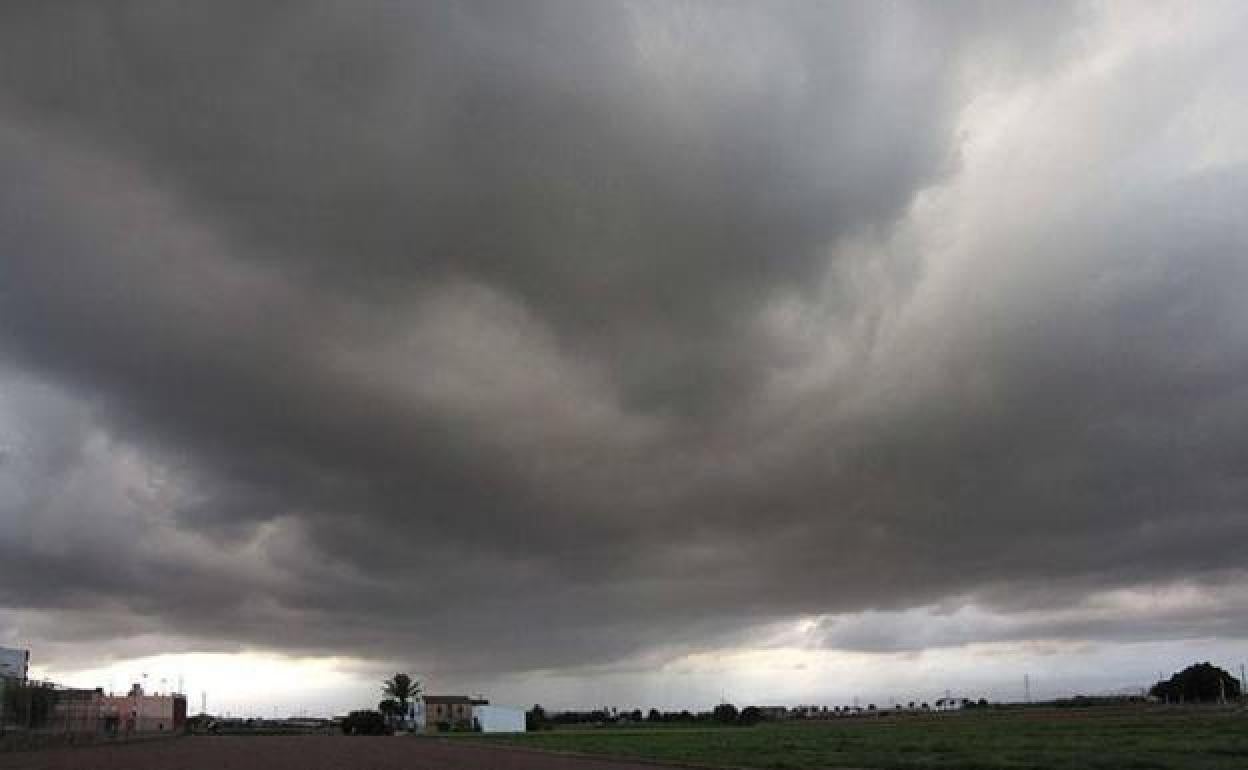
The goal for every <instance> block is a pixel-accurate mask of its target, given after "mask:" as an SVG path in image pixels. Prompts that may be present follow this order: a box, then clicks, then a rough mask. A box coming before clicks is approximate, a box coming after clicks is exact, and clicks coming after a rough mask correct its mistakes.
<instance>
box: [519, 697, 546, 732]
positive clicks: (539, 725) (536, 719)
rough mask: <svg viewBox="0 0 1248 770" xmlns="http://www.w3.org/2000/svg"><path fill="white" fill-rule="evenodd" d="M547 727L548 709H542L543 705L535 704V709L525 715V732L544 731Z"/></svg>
mask: <svg viewBox="0 0 1248 770" xmlns="http://www.w3.org/2000/svg"><path fill="white" fill-rule="evenodd" d="M545 727H546V709H544V708H542V704H540V703H534V704H533V708H531V709H529V710H528V711H527V712H525V714H524V729H525V730H530V731H532V730H542V729H544V728H545Z"/></svg>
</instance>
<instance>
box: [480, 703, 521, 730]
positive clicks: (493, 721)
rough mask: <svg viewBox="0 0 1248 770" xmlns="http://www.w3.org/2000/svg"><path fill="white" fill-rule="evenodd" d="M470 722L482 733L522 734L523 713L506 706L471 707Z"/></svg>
mask: <svg viewBox="0 0 1248 770" xmlns="http://www.w3.org/2000/svg"><path fill="white" fill-rule="evenodd" d="M472 721H473V725H474V726H477V727H480V728H481V732H483V733H522V732H524V712H523V711H521V710H520V709H513V708H507V707H506V706H489V705H484V706H473V707H472Z"/></svg>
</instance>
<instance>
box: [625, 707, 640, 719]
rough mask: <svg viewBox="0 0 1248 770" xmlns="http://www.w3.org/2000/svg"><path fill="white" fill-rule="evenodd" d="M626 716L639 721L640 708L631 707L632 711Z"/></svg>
mask: <svg viewBox="0 0 1248 770" xmlns="http://www.w3.org/2000/svg"><path fill="white" fill-rule="evenodd" d="M628 718H629V719H630V720H632V721H634V722H640V721H641V709H633V713H631V714H629V715H628Z"/></svg>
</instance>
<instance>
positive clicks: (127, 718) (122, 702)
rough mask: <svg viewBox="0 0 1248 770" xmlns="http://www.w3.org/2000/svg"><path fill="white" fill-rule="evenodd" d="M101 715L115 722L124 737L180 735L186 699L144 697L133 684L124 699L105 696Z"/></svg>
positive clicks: (155, 696) (184, 719)
mask: <svg viewBox="0 0 1248 770" xmlns="http://www.w3.org/2000/svg"><path fill="white" fill-rule="evenodd" d="M101 711H102V713H104V714H107V715H108V716H109V717H113V718H115V719H116V720H117V721H116V724H117V729H118V731H120V732H123V733H159V732H179V731H181V730H182V729H183V728H185V727H186V696H185V695H178V694H166V695H146V694H144V693H143V688H142V686H140V685H138V684H135V685H134V686H133V687H131V688H130V692H129V693H127V694H125V695H106V696H104V698H103V702H102V704H101Z"/></svg>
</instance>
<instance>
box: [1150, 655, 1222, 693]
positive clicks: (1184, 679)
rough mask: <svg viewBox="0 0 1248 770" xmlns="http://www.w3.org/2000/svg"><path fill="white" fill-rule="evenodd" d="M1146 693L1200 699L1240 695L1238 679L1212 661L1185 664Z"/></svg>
mask: <svg viewBox="0 0 1248 770" xmlns="http://www.w3.org/2000/svg"><path fill="white" fill-rule="evenodd" d="M1149 694H1150V695H1153V696H1155V697H1157V698H1161V699H1162V700H1164V701H1167V702H1184V703H1189V702H1190V703H1200V702H1202V701H1217V700H1219V699H1220V698H1226V699H1227V700H1231V699H1234V698H1238V697H1239V695H1240V688H1239V680H1237V679H1236V678H1235V677H1233V676H1231V675H1230V674H1228V673H1226V672H1225V671H1223V670H1222V669H1220V668H1218V667H1217V666H1215V665H1213V664H1212V663H1209V662H1207V661H1206V662H1205V663H1197V664H1195V665H1193V666H1188V667H1187V668H1185V669H1183V670H1182V671H1180V672H1179V673H1177V674H1175V675H1174V676H1172V677H1170V678H1169V679H1168V680H1166V681H1164V682H1158V683H1157V684H1155V685H1153V688H1152V689H1151V690H1149Z"/></svg>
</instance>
